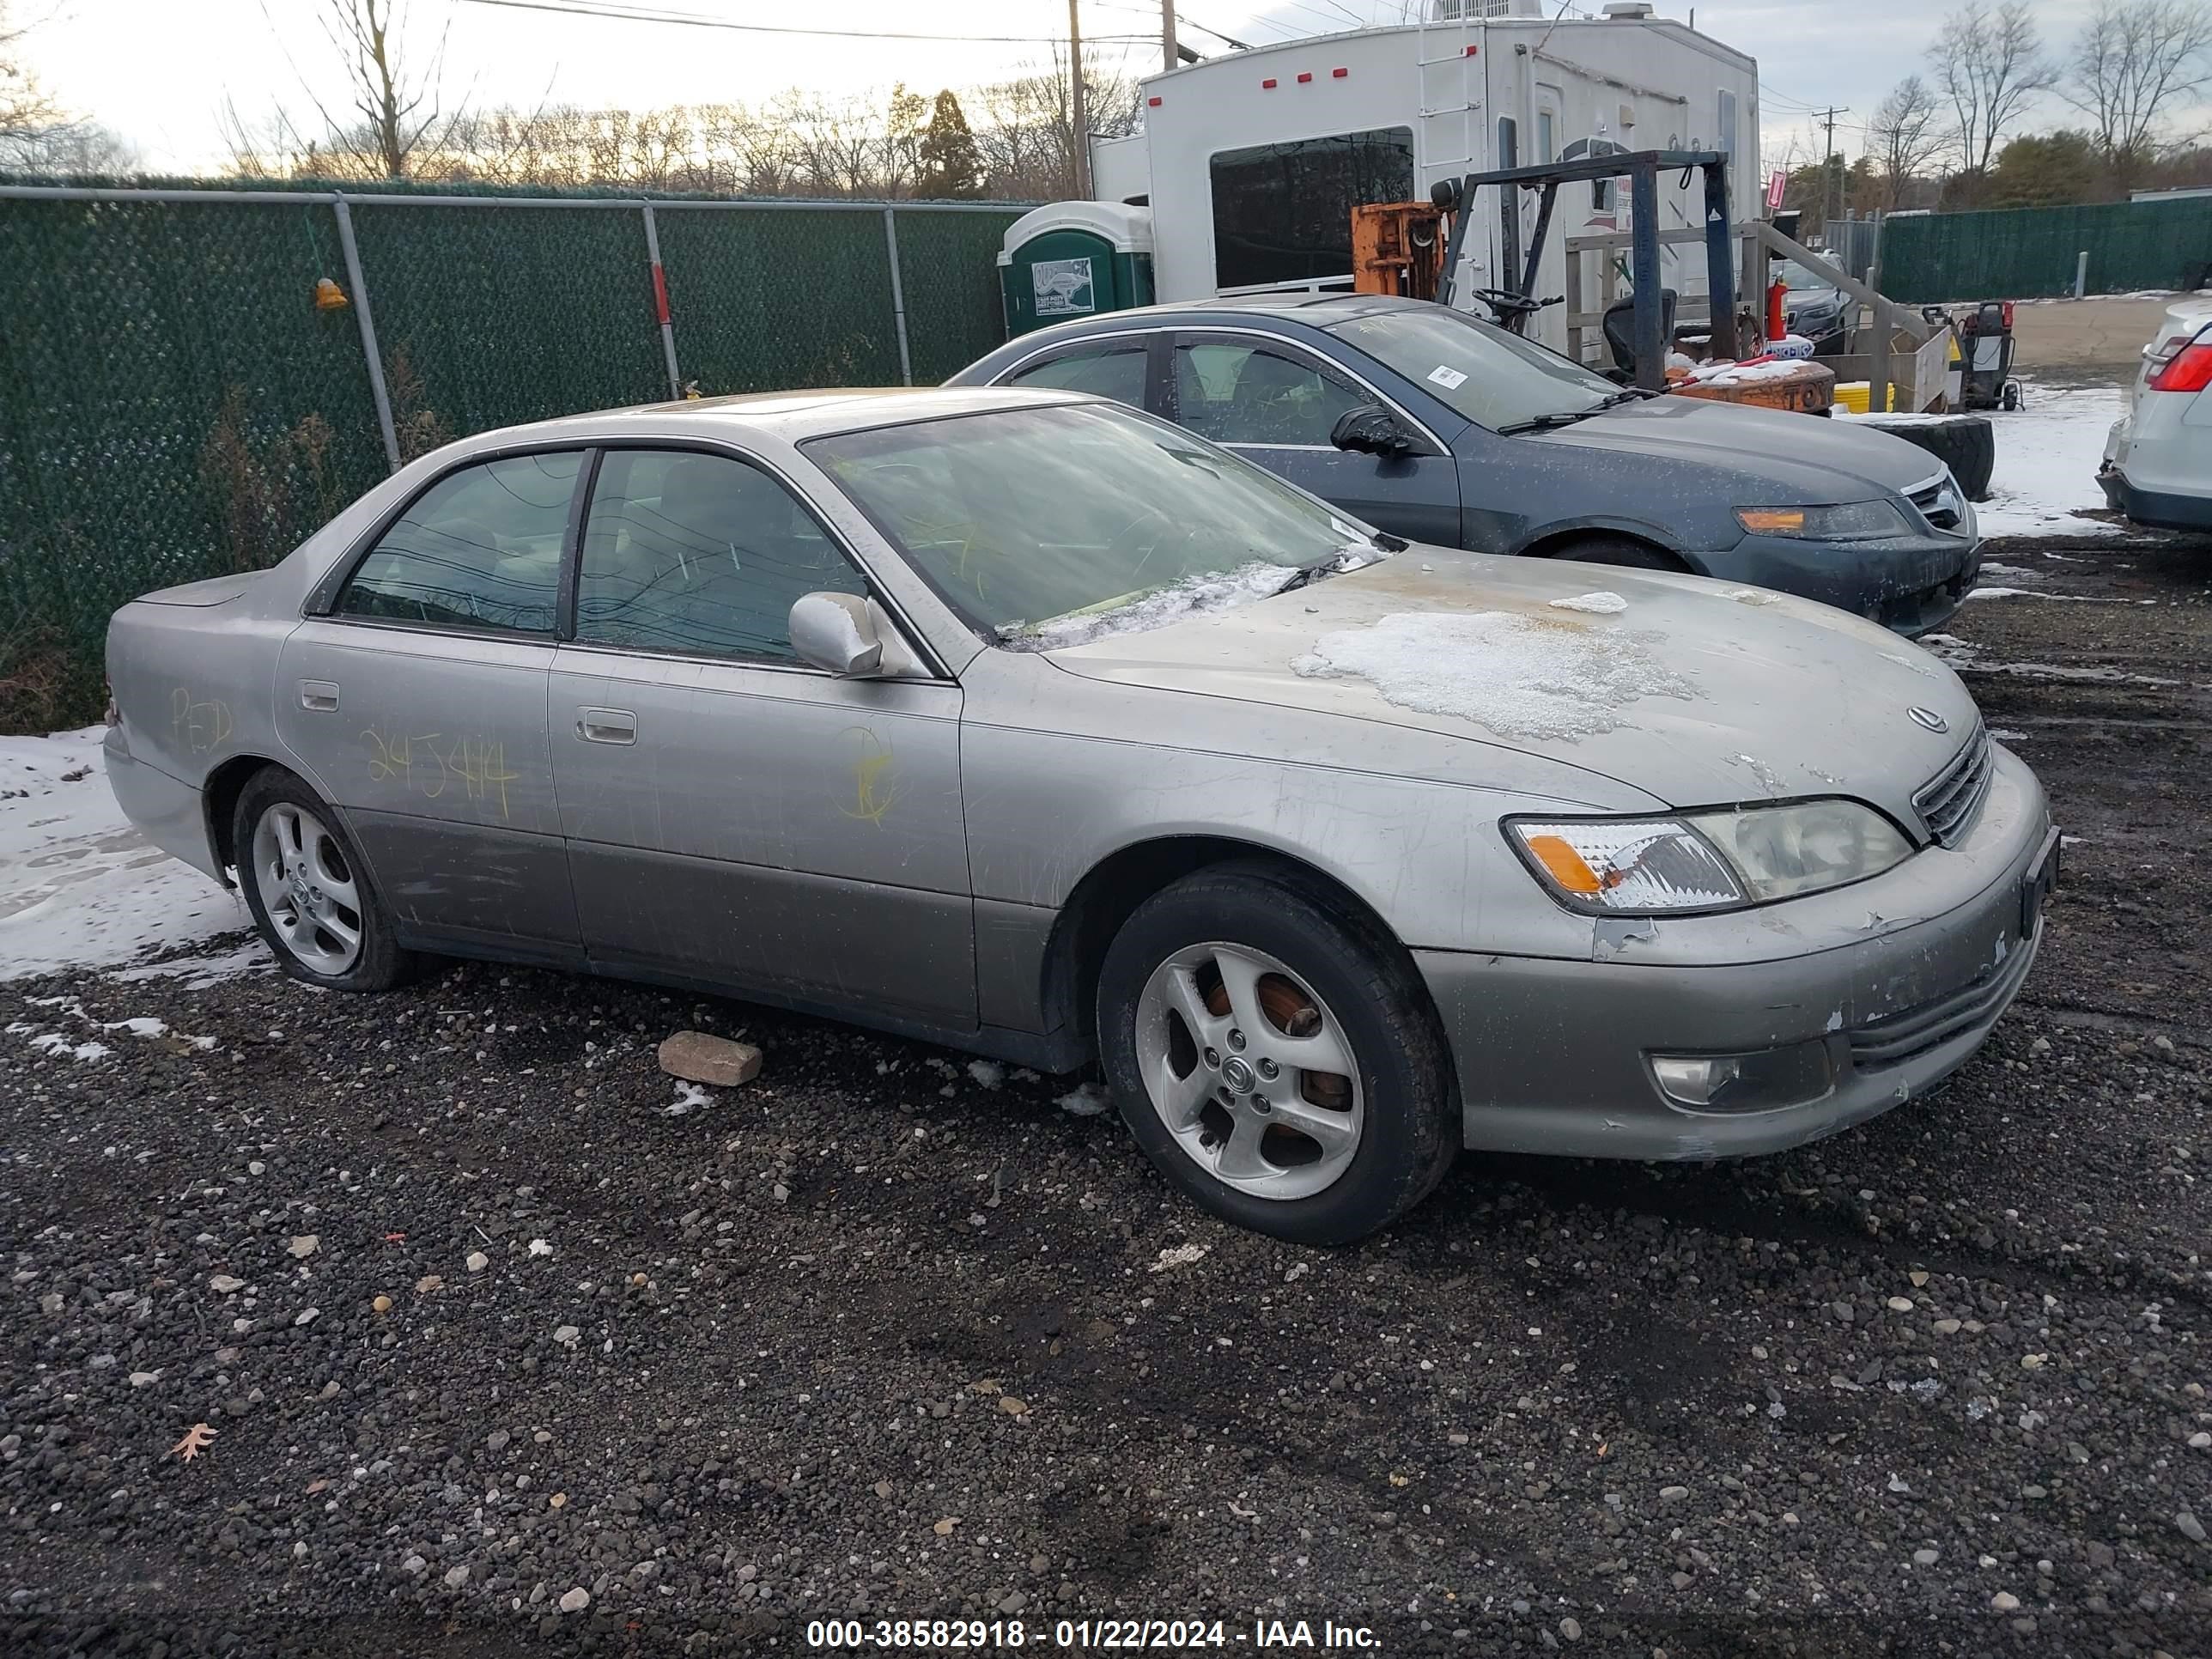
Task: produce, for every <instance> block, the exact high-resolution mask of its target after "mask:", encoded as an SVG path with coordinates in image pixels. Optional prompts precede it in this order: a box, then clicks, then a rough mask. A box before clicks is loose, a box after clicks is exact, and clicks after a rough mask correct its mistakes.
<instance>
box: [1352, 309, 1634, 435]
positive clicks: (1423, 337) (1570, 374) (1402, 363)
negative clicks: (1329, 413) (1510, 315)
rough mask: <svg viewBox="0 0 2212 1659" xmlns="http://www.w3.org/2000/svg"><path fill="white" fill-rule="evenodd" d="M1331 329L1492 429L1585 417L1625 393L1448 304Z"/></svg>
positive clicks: (1374, 316)
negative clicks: (1555, 417) (1548, 418)
mask: <svg viewBox="0 0 2212 1659" xmlns="http://www.w3.org/2000/svg"><path fill="white" fill-rule="evenodd" d="M1329 332H1330V333H1332V334H1334V335H1335V336H1336V337H1338V338H1339V339H1340V340H1342V341H1344V342H1345V343H1346V344H1349V345H1353V346H1357V347H1358V349H1360V350H1362V351H1364V352H1365V353H1367V354H1368V355H1369V356H1371V357H1373V358H1374V359H1375V360H1376V362H1380V363H1382V364H1383V366H1384V367H1385V368H1390V369H1393V370H1395V372H1396V373H1398V374H1401V375H1403V376H1404V377H1405V378H1406V379H1407V380H1412V381H1413V382H1415V383H1416V384H1418V385H1419V386H1420V387H1421V389H1422V390H1423V391H1425V392H1428V393H1429V395H1430V396H1431V397H1433V398H1439V399H1441V400H1442V401H1443V402H1444V403H1446V404H1449V405H1450V406H1451V407H1452V408H1453V409H1455V410H1457V411H1458V412H1459V413H1461V414H1462V415H1464V416H1467V418H1468V420H1470V421H1473V422H1476V423H1477V424H1478V425H1481V426H1486V427H1488V428H1490V429H1491V430H1492V431H1493V432H1495V431H1497V430H1498V428H1501V427H1509V426H1521V425H1522V424H1524V423H1526V422H1541V421H1542V420H1543V419H1544V418H1545V417H1546V416H1556V415H1579V414H1583V413H1584V412H1585V411H1587V410H1593V409H1595V408H1596V407H1597V406H1598V405H1599V404H1602V403H1606V402H1607V401H1609V400H1611V399H1613V398H1615V397H1617V396H1618V394H1619V393H1620V387H1619V386H1615V385H1613V382H1612V381H1610V380H1605V379H1603V378H1602V377H1601V376H1599V375H1596V374H1592V373H1590V371H1589V370H1588V369H1586V368H1583V367H1582V366H1581V365H1580V364H1578V363H1575V362H1570V361H1568V360H1567V359H1566V358H1565V357H1563V356H1560V355H1559V353H1558V352H1556V351H1549V350H1547V349H1545V348H1544V347H1542V346H1540V345H1536V344H1534V343H1532V342H1530V341H1528V340H1524V339H1522V337H1520V336H1519V335H1517V334H1509V333H1507V332H1506V331H1504V329H1502V328H1497V327H1494V326H1492V325H1491V324H1488V323H1479V322H1477V321H1476V320H1475V319H1474V318H1472V317H1470V316H1468V314H1467V313H1465V312H1462V311H1454V310H1452V309H1451V308H1450V307H1447V306H1420V307H1407V308H1406V309H1405V310H1402V311H1377V312H1374V313H1370V314H1369V315H1367V316H1364V317H1354V318H1352V319H1350V320H1348V321H1346V322H1341V323H1339V324H1337V325H1335V326H1334V328H1332V329H1330V330H1329Z"/></svg>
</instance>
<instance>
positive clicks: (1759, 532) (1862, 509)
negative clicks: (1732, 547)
mask: <svg viewBox="0 0 2212 1659" xmlns="http://www.w3.org/2000/svg"><path fill="white" fill-rule="evenodd" d="M1735 521H1736V522H1737V523H1738V524H1740V525H1741V526H1743V527H1744V528H1745V529H1746V530H1748V531H1749V532H1751V533H1752V534H1753V535H1754V536H1788V537H1791V538H1795V539H1797V540H1801V541H1808V542H1874V541H1881V540H1882V539H1883V538H1887V537H1890V536H1910V535H1911V534H1912V533H1913V528H1912V521H1911V520H1909V519H1907V518H1906V517H1905V514H1904V513H1902V512H1900V511H1899V508H1898V506H1897V503H1896V502H1894V501H1843V502H1839V503H1838V504H1837V505H1835V506H1832V507H1738V508H1736V510H1735Z"/></svg>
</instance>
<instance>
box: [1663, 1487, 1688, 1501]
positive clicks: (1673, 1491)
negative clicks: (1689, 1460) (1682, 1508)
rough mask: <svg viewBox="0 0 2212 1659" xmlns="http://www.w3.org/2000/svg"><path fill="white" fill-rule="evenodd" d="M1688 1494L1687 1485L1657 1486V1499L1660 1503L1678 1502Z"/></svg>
mask: <svg viewBox="0 0 2212 1659" xmlns="http://www.w3.org/2000/svg"><path fill="white" fill-rule="evenodd" d="M1689 1495H1690V1489H1689V1488H1688V1487H1687V1486H1662V1487H1660V1488H1659V1501H1660V1502H1661V1503H1662V1504H1679V1503H1680V1502H1681V1501H1682V1500H1683V1499H1684V1498H1687V1497H1688V1496H1689Z"/></svg>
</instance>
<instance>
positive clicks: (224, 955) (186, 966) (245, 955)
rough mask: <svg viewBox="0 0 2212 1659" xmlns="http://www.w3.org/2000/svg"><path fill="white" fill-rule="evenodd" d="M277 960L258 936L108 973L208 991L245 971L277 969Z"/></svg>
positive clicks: (127, 981) (132, 981)
mask: <svg viewBox="0 0 2212 1659" xmlns="http://www.w3.org/2000/svg"><path fill="white" fill-rule="evenodd" d="M275 967H276V958H275V957H272V956H270V954H269V949H268V947H267V946H266V945H263V944H262V942H261V941H260V939H258V938H254V939H247V940H246V942H245V943H244V944H242V945H236V946H234V947H233V948H232V949H230V950H228V951H214V952H212V953H210V954H208V955H204V956H190V957H175V958H173V959H172V960H170V961H167V962H148V963H140V964H139V965H138V966H137V967H136V968H125V969H119V970H118V972H116V973H113V974H111V975H108V977H109V978H111V979H115V980H120V981H123V982H124V983H125V984H136V983H137V982H139V981H144V980H149V979H181V980H183V981H184V982H185V989H186V990H187V991H204V990H206V989H207V988H208V987H209V986H210V985H219V984H221V983H222V981H224V980H227V979H236V978H238V977H239V976H240V975H243V974H256V973H263V972H266V971H268V970H269V969H273V968H275Z"/></svg>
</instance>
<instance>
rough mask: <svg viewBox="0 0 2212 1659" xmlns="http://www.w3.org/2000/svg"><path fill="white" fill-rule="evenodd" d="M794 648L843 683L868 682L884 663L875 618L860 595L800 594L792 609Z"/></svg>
mask: <svg viewBox="0 0 2212 1659" xmlns="http://www.w3.org/2000/svg"><path fill="white" fill-rule="evenodd" d="M791 648H792V649H793V651H795V652H797V653H799V660H800V661H801V662H803V663H805V664H807V665H809V666H811V667H814V668H819V669H822V670H823V671H826V672H829V673H831V674H835V675H836V677H837V678H839V679H841V680H843V679H865V678H867V677H868V676H869V675H871V674H873V673H874V672H876V671H877V670H878V669H879V668H881V667H882V666H883V662H884V642H883V639H882V636H881V635H878V633H877V632H876V622H875V618H874V617H871V616H870V615H869V614H868V602H867V601H866V599H862V598H861V597H860V595H859V594H857V593H802V594H800V595H799V599H797V601H796V602H795V603H793V605H792V607H791Z"/></svg>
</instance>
